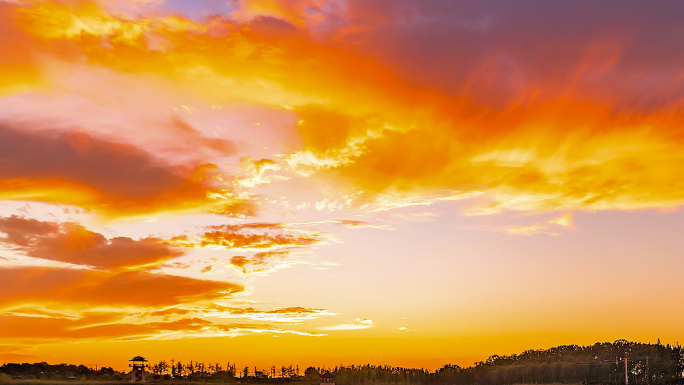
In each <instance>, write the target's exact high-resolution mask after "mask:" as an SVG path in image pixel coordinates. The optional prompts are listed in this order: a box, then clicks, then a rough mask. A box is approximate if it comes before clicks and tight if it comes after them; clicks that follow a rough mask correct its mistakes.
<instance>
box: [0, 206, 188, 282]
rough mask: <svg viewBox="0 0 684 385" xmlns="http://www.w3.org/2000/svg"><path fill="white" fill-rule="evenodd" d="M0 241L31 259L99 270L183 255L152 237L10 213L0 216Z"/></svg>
mask: <svg viewBox="0 0 684 385" xmlns="http://www.w3.org/2000/svg"><path fill="white" fill-rule="evenodd" d="M0 233H5V234H7V236H6V237H5V238H0V243H4V244H5V245H8V246H14V247H16V248H18V249H19V250H20V251H22V252H23V253H25V254H26V255H28V256H30V257H34V258H41V259H47V260H51V261H59V262H65V263H70V264H75V265H85V266H91V267H94V268H99V269H116V268H120V269H121V268H122V269H140V268H144V269H146V270H147V269H150V268H152V267H155V266H156V267H158V266H161V264H162V263H163V262H164V261H167V260H169V259H172V258H175V257H178V256H181V255H183V252H182V251H180V250H177V249H174V248H172V247H170V246H169V245H168V244H167V243H165V242H162V241H161V240H159V239H155V238H144V239H140V240H134V239H131V238H126V237H117V238H112V239H110V240H108V239H106V238H105V237H104V236H103V235H102V234H99V233H95V232H92V231H89V230H87V229H85V228H84V227H83V226H81V225H78V224H75V223H51V222H40V221H37V220H35V219H27V218H22V217H18V216H16V215H12V216H10V217H0Z"/></svg>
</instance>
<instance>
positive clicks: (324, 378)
mask: <svg viewBox="0 0 684 385" xmlns="http://www.w3.org/2000/svg"><path fill="white" fill-rule="evenodd" d="M321 385H335V376H333V375H332V374H330V373H323V374H321Z"/></svg>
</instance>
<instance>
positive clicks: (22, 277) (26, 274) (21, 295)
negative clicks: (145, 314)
mask: <svg viewBox="0 0 684 385" xmlns="http://www.w3.org/2000/svg"><path fill="white" fill-rule="evenodd" d="M0 277H1V278H2V283H1V284H0V285H1V286H0V289H2V290H1V292H2V299H3V306H2V308H3V309H11V308H12V307H16V306H20V305H21V306H26V305H29V304H35V305H41V306H43V305H44V306H48V307H49V306H52V308H55V309H57V308H67V309H75V310H83V309H88V308H98V307H101V308H112V309H115V308H126V307H152V306H154V307H156V306H171V305H177V304H179V303H191V302H197V301H206V300H216V299H220V298H224V297H227V296H229V295H230V294H232V293H236V292H240V291H242V290H243V287H242V286H240V285H237V284H233V283H228V282H218V281H204V280H196V279H191V278H185V277H178V276H171V275H165V274H154V273H149V272H141V271H129V272H123V273H109V272H102V271H82V270H73V269H51V268H41V267H15V268H3V269H0Z"/></svg>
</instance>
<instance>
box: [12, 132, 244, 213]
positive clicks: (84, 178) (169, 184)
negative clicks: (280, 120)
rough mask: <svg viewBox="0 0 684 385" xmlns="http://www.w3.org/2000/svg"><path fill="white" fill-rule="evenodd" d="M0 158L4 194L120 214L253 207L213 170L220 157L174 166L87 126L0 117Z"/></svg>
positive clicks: (232, 210)
mask: <svg viewBox="0 0 684 385" xmlns="http://www.w3.org/2000/svg"><path fill="white" fill-rule="evenodd" d="M179 124H180V123H179ZM216 143H217V145H220V146H223V145H225V144H221V143H222V142H220V141H218V142H216ZM33 154H41V156H40V157H35V156H33ZM0 160H1V161H2V162H3V164H4V165H5V167H3V168H2V170H0V198H1V199H10V200H35V201H44V202H50V203H62V204H72V205H76V206H80V207H83V208H87V209H90V210H93V211H95V212H99V213H103V214H105V215H107V216H109V217H113V218H116V217H133V216H143V215H146V214H154V213H165V212H188V211H190V212H192V211H195V212H197V211H199V212H202V211H212V210H215V211H220V212H222V213H227V214H234V215H235V214H238V215H245V214H247V215H251V214H253V208H252V207H251V206H252V205H251V203H250V202H249V201H246V200H244V199H238V198H236V197H233V196H232V195H231V194H230V193H229V192H228V191H227V190H226V189H225V188H224V187H225V186H221V185H220V184H218V182H216V181H213V182H212V179H209V178H208V177H209V176H210V175H211V174H212V173H213V170H215V167H214V166H213V165H201V166H197V167H196V168H195V169H188V168H180V167H172V166H170V165H165V164H164V162H163V161H161V160H160V159H158V158H156V157H154V156H152V155H151V154H149V153H146V152H144V151H142V150H140V149H138V148H136V147H133V146H131V145H127V144H118V143H113V142H109V141H105V140H101V139H96V138H94V137H92V136H89V135H87V134H77V133H67V132H50V131H47V132H36V133H30V132H24V131H20V130H18V129H14V128H11V127H9V126H7V125H0Z"/></svg>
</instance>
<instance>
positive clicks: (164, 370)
mask: <svg viewBox="0 0 684 385" xmlns="http://www.w3.org/2000/svg"><path fill="white" fill-rule="evenodd" d="M683 353H684V349H682V347H681V346H680V345H679V344H677V345H669V344H668V345H663V344H661V343H660V341H658V343H656V344H643V343H637V342H629V341H626V340H617V341H615V342H612V343H610V342H605V343H596V344H594V345H588V346H579V345H562V346H557V347H553V348H550V349H545V350H527V351H524V352H522V353H520V354H513V355H510V356H498V355H494V356H491V357H489V358H487V359H486V360H484V361H480V362H477V363H475V364H474V365H472V366H470V367H460V366H458V365H452V364H447V365H444V366H442V367H441V368H439V369H437V370H436V371H430V370H426V369H423V368H421V369H417V368H404V367H394V366H389V365H371V364H364V365H340V366H336V367H334V368H320V367H319V368H314V367H309V368H307V369H306V370H305V371H304V373H303V375H300V370H299V366H293V365H290V366H281V367H280V368H276V366H271V368H270V369H258V368H256V367H245V368H244V369H241V370H238V368H237V367H236V365H235V364H234V363H233V364H231V363H230V362H228V363H227V364H226V366H223V365H221V364H219V363H208V364H205V363H204V362H200V361H190V362H187V363H183V362H181V361H175V360H173V359H172V360H170V361H166V360H162V361H159V362H158V363H156V364H153V365H148V371H149V372H150V376H151V377H152V379H154V380H157V381H170V382H174V381H189V382H216V383H234V382H240V383H284V382H292V381H297V382H305V383H307V384H318V383H319V382H320V381H322V380H321V376H325V377H327V380H328V381H332V382H334V383H335V384H337V385H513V384H533V383H534V384H551V383H557V384H577V383H583V384H587V385H599V384H602V385H620V384H625V375H627V377H628V379H629V385H674V384H681V385H684V384H683V383H682V372H683V370H684V354H683ZM0 375H2V376H4V377H3V378H5V379H7V378H8V377H15V378H16V377H18V376H19V377H22V378H34V379H51V380H60V379H68V378H69V377H72V378H74V377H75V378H78V379H89V380H93V379H99V380H109V379H112V380H114V379H125V373H123V372H116V371H114V370H113V369H112V368H100V369H97V370H93V369H92V368H88V367H86V366H84V365H80V366H75V365H66V364H60V365H48V364H47V363H44V362H41V363H36V364H4V365H3V366H1V367H0Z"/></svg>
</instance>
